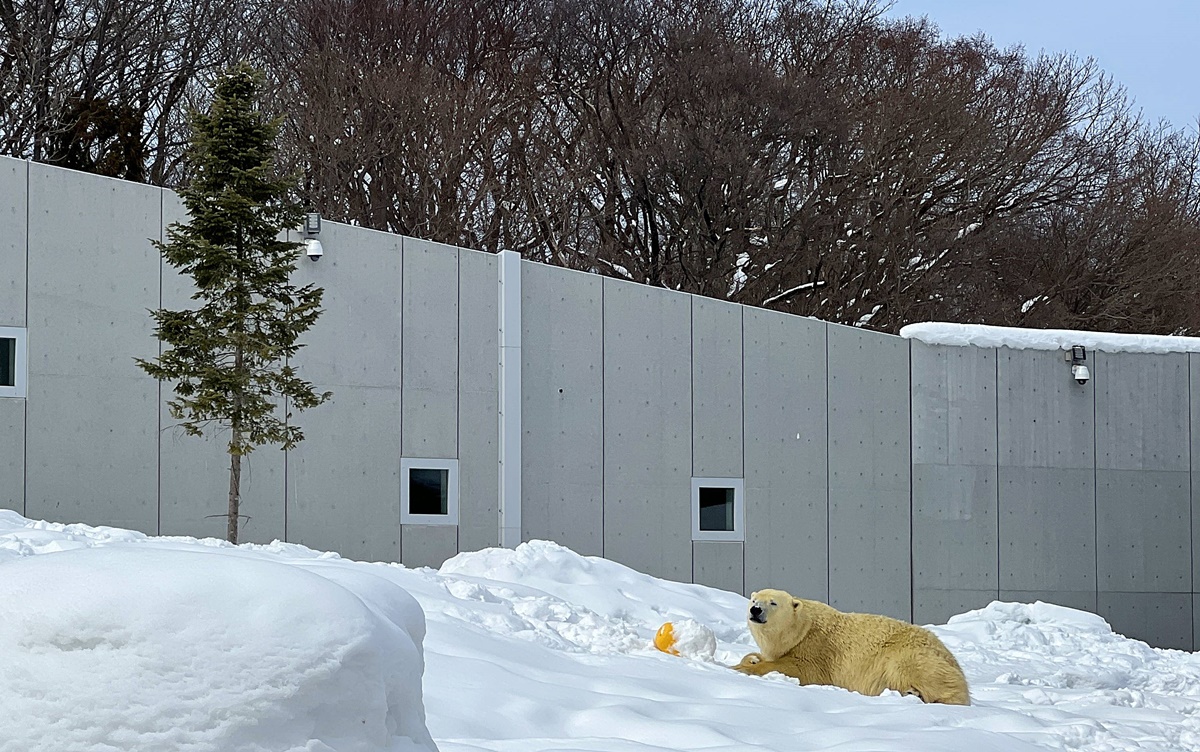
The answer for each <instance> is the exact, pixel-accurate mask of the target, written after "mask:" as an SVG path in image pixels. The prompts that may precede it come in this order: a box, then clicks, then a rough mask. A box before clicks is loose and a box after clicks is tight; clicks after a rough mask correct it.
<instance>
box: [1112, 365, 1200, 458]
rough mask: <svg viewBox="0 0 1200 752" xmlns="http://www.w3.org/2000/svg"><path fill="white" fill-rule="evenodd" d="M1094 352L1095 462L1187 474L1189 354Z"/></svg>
mask: <svg viewBox="0 0 1200 752" xmlns="http://www.w3.org/2000/svg"><path fill="white" fill-rule="evenodd" d="M1089 355H1090V359H1091V360H1092V367H1093V368H1094V369H1095V371H1094V373H1093V375H1092V381H1093V383H1094V384H1095V390H1096V467H1097V468H1099V469H1101V470H1177V471H1183V472H1185V473H1186V472H1187V471H1188V469H1189V463H1190V456H1189V450H1188V438H1189V435H1190V432H1189V426H1188V422H1189V420H1188V418H1189V416H1188V406H1187V402H1188V355H1187V353H1173V354H1170V355H1153V354H1148V353H1105V352H1097V353H1094V354H1089Z"/></svg>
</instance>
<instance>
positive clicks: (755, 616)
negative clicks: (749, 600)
mask: <svg viewBox="0 0 1200 752" xmlns="http://www.w3.org/2000/svg"><path fill="white" fill-rule="evenodd" d="M762 613H763V610H762V607H761V606H757V605H756V606H751V607H750V621H756V622H759V623H760V624H761V623H762V622H763V621H764V620H763V618H762Z"/></svg>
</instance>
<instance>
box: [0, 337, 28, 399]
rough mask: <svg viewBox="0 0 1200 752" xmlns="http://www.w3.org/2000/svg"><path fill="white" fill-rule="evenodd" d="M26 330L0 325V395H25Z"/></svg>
mask: <svg viewBox="0 0 1200 752" xmlns="http://www.w3.org/2000/svg"><path fill="white" fill-rule="evenodd" d="M25 360H26V357H25V330H24V329H21V328H17V327H12V326H0V397H24V396H25V374H26V370H27V369H26V365H25Z"/></svg>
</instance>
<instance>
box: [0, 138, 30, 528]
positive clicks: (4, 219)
mask: <svg viewBox="0 0 1200 752" xmlns="http://www.w3.org/2000/svg"><path fill="white" fill-rule="evenodd" d="M28 180H29V163H28V162H21V161H18V160H15V159H4V160H0V196H3V197H4V199H3V200H0V326H13V327H22V326H25V325H26V324H25V321H26V320H25V305H26V300H27V298H26V294H25V291H26V289H27V287H28V284H27V279H26V276H25V275H26V259H27V257H28V247H27V239H28V235H27V232H26V230H27V228H28V226H29V216H28V211H29V185H28ZM25 406H26V400H19V399H0V509H12V510H13V511H16V512H22V513H23V512H24V511H25Z"/></svg>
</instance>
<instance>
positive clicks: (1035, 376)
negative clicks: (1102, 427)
mask: <svg viewBox="0 0 1200 752" xmlns="http://www.w3.org/2000/svg"><path fill="white" fill-rule="evenodd" d="M997 358H998V362H997V381H998V388H997V404H998V409H997V417H998V423H999V425H998V427H997V437H998V448H999V464H1000V465H1001V466H1005V465H1014V466H1019V467H1046V468H1088V469H1091V468H1094V467H1095V446H1096V445H1095V420H1094V418H1095V400H1094V396H1095V379H1093V380H1092V381H1090V382H1088V383H1087V384H1084V385H1082V386H1081V385H1079V384H1077V383H1075V380H1074V379H1073V378H1072V377H1071V371H1070V367H1069V365H1068V364H1067V362H1066V361H1065V360H1063V353H1062V352H1060V351H1043V350H1010V349H1009V348H1007V347H1002V348H1000V349H999V351H998V354H997Z"/></svg>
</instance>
